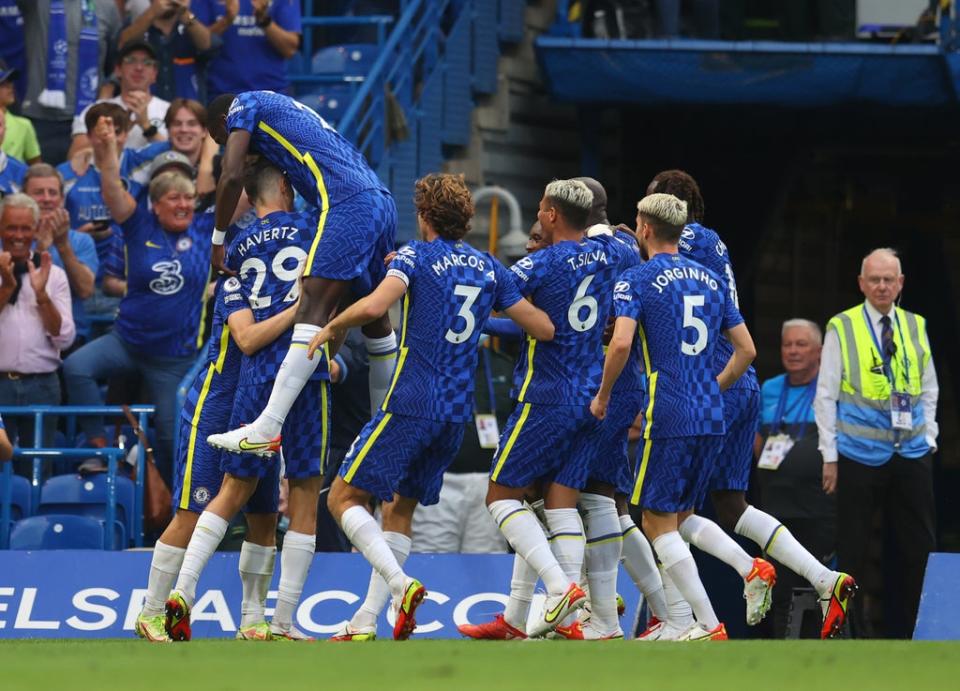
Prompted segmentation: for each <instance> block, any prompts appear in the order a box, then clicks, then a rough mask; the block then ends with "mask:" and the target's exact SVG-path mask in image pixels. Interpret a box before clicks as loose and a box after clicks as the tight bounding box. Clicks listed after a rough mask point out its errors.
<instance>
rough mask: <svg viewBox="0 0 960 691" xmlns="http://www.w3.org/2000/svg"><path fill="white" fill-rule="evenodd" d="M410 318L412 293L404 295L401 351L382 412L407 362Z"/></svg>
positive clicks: (385, 408) (382, 405) (384, 399)
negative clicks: (408, 322) (408, 319)
mask: <svg viewBox="0 0 960 691" xmlns="http://www.w3.org/2000/svg"><path fill="white" fill-rule="evenodd" d="M409 316H410V293H409V291H408V292H406V293H404V294H403V322H402V323H401V325H400V351H399V354H398V355H397V365H396V367H394V368H393V379H392V380H391V381H390V388H389V389H387V395H386V396H384V397H383V403H382V404H381V405H380V410H382V411H384V412H386V410H387V403H389V401H390V396H391V395H392V394H393V387H395V386H396V385H397V380H398V379H400V370H402V369H403V363H404V362H406V361H407V350H409V349H408V348H407V346H406V345H405V343H406V342H407V318H408V317H409Z"/></svg>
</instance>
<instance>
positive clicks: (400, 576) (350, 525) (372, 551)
mask: <svg viewBox="0 0 960 691" xmlns="http://www.w3.org/2000/svg"><path fill="white" fill-rule="evenodd" d="M340 527H341V528H342V529H343V532H344V533H346V535H347V539H348V540H350V542H351V543H353V546H354V547H356V548H357V549H358V550H360V551H361V552H362V553H363V556H364V558H365V559H366V560H367V561H368V562H370V566H372V567H373V568H374V570H375V571H376V572H377V573H379V574H380V575H381V576H383V580H384V581H386V582H387V586H388V587H389V588H390V593H391V594H392V595H396V596H400V595H402V594H403V583H404V581H405V580H406V578H407V575H406V574H405V573H404V572H403V568H401V566H400V564H399V563H398V562H397V558H396V557H395V556H394V555H393V550H391V549H390V545H389V544H387V541H386V539H385V538H384V536H383V531H382V530H380V526H379V525H377V522H376V521H375V520H374V519H373V516H371V515H370V514H369V513H367V510H366V509H365V508H363V507H362V506H351V507H350V508H349V509H347V510H346V511H344V512H343V515H342V516H341V517H340Z"/></svg>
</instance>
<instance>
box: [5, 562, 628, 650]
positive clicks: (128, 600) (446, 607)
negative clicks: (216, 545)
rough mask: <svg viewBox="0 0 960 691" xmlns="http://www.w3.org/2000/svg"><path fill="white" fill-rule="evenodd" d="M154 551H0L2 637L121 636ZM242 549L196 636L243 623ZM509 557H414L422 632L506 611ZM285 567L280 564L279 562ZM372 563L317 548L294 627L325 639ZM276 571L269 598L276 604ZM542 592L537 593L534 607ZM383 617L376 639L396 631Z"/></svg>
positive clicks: (208, 589) (217, 582) (215, 570)
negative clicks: (422, 596) (422, 597)
mask: <svg viewBox="0 0 960 691" xmlns="http://www.w3.org/2000/svg"><path fill="white" fill-rule="evenodd" d="M150 557H151V553H150V552H149V551H143V552H96V551H89V552H88V551H79V550H64V551H56V552H18V551H10V552H0V640H2V639H12V638H124V637H130V636H133V635H134V634H133V624H134V621H135V619H136V617H137V614H138V613H139V612H140V608H141V607H142V605H143V597H144V594H145V592H146V591H145V590H144V587H145V586H146V582H147V573H148V571H149V568H150ZM238 559H239V553H237V552H218V553H217V554H215V555H214V556H213V558H212V559H211V560H210V564H209V566H208V567H207V568H206V570H205V571H204V572H203V576H202V577H201V578H200V584H199V587H198V588H197V602H196V605H195V606H194V610H193V635H194V637H195V638H232V637H233V635H234V633H235V632H236V629H237V624H238V622H239V621H240V599H241V590H240V578H239V576H238V573H237V563H238ZM512 565H513V557H512V556H511V555H507V554H489V555H488V554H484V555H470V554H464V555H461V554H413V555H411V556H410V559H409V560H408V561H407V565H406V567H405V568H407V569H408V572H409V573H411V574H414V575H417V576H418V577H420V578H421V579H422V580H423V581H424V584H425V585H426V586H427V589H428V590H429V591H430V592H429V595H428V596H427V602H425V603H424V604H423V605H422V606H421V609H419V610H418V612H417V621H418V622H419V625H418V627H417V631H416V634H415V635H416V636H417V638H459V634H458V633H457V625H458V624H463V623H467V622H468V621H469V622H471V623H476V622H479V621H484V620H487V619H490V618H492V616H493V615H494V614H496V613H498V612H501V611H503V605H504V604H505V603H506V601H507V596H508V593H509V590H508V589H509V586H510V576H511V569H512ZM278 566H279V562H278ZM369 579H370V567H369V566H368V565H367V563H366V562H365V561H364V559H363V557H362V556H361V555H359V554H317V555H316V557H315V559H314V562H313V567H312V568H311V570H310V576H309V578H308V579H307V582H306V584H305V586H304V589H303V596H302V598H301V601H300V606H299V608H298V610H297V617H296V621H295V623H296V625H297V626H298V627H300V629H302V630H303V631H305V632H307V633H309V634H310V635H312V636H316V637H328V636H331V635H332V634H333V633H335V632H336V631H337V630H338V629H339V628H340V626H341V625H342V624H343V623H344V622H345V621H346V620H348V619H349V618H350V616H351V615H352V614H353V612H354V610H356V608H357V607H359V606H360V603H361V602H362V600H363V596H364V593H365V592H366V588H367V583H368V581H369ZM278 581H279V568H278V569H277V572H276V573H275V574H274V577H273V582H272V584H271V590H270V592H269V594H268V595H267V610H266V613H267V616H270V615H271V614H272V611H273V606H274V605H275V603H276V597H277V592H276V589H277V583H278ZM620 583H621V584H622V585H621V588H622V590H623V592H622V593H621V594H622V595H623V598H624V600H625V601H626V604H627V613H626V615H625V617H624V622H625V626H626V625H629V622H633V621H635V617H636V610H637V606H638V600H639V593H638V592H637V590H636V588H634V587H633V584H632V583H631V582H630V579H629V577H628V576H627V574H626V573H625V572H623V573H622V574H621V576H620ZM542 597H543V596H542V594H538V595H536V596H535V598H534V603H533V607H532V608H531V611H532V612H533V613H536V612H537V611H538V610H539V606H540V604H541V602H542ZM392 626H393V624H392V620H391V621H389V622H388V619H387V617H386V616H385V615H384V616H381V617H380V621H379V623H378V635H379V636H381V637H384V638H389V637H390V635H391V634H390V632H391V631H392Z"/></svg>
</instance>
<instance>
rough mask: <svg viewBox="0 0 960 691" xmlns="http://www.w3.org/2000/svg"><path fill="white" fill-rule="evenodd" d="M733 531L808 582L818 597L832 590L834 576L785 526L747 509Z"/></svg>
mask: <svg viewBox="0 0 960 691" xmlns="http://www.w3.org/2000/svg"><path fill="white" fill-rule="evenodd" d="M735 530H736V532H737V535H743V536H744V537H746V538H749V539H751V540H753V541H754V542H756V543H757V544H758V545H760V548H761V549H762V550H763V551H764V552H765V553H767V554H769V555H770V556H771V557H773V558H774V559H776V560H777V561H779V562H780V563H781V564H783V565H784V566H786V567H787V568H788V569H790V570H791V571H793V572H794V573H797V574H799V575H801V576H803V577H804V578H805V579H807V581H809V582H810V584H811V585H812V586H813V587H814V588H815V589H816V590H817V592H818V593H820V595H824V594H826V593H828V592H830V590H831V589H832V588H833V584H834V581H835V580H836V574H835V573H834V572H833V571H831V570H830V569H828V568H827V567H826V566H824V565H823V564H821V563H820V560H819V559H817V558H816V557H815V556H813V555H812V554H810V552H808V551H807V549H806V548H805V547H804V546H803V545H801V544H800V543H799V542H798V541H797V538H795V537H794V536H793V533H791V532H790V531H789V530H787V526H785V525H783V524H782V523H781V522H780V521H778V520H777V519H776V518H774V517H773V516H771V515H770V514H768V513H764V512H763V511H761V510H759V509H756V508H754V507H753V506H747V510H746V511H744V512H743V515H742V516H740V520H739V521H737V527H736V529H735Z"/></svg>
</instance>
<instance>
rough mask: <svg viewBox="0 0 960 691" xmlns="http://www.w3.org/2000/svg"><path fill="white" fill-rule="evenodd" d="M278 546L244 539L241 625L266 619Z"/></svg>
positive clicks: (242, 550) (242, 546)
mask: <svg viewBox="0 0 960 691" xmlns="http://www.w3.org/2000/svg"><path fill="white" fill-rule="evenodd" d="M276 560H277V547H276V545H271V546H270V547H264V546H263V545H258V544H256V543H253V542H247V541H246V540H244V541H243V545H241V546H240V583H242V584H243V602H242V604H241V605H240V626H241V627H243V626H252V625H253V624H256V623H258V622H261V621H264V619H265V617H264V615H263V608H264V605H265V603H266V600H267V591H268V590H269V589H270V579H272V578H273V566H274V564H275V563H276Z"/></svg>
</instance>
